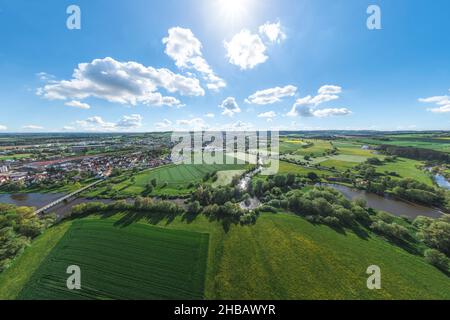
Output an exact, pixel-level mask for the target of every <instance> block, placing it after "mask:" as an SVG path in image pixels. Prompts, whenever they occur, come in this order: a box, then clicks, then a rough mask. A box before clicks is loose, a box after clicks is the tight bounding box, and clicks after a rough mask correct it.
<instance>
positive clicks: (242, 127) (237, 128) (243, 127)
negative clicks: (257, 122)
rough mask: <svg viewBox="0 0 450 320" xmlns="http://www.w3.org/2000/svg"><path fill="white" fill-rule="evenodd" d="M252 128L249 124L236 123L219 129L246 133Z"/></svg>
mask: <svg viewBox="0 0 450 320" xmlns="http://www.w3.org/2000/svg"><path fill="white" fill-rule="evenodd" d="M253 128H254V126H253V124H252V123H250V122H243V121H240V120H239V121H236V122H234V123H228V124H225V125H223V126H222V127H221V130H225V131H246V130H251V129H253Z"/></svg>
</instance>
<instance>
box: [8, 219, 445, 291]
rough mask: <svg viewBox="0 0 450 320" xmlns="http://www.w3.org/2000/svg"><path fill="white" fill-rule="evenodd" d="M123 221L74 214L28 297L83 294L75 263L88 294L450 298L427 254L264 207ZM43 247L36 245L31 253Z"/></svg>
mask: <svg viewBox="0 0 450 320" xmlns="http://www.w3.org/2000/svg"><path fill="white" fill-rule="evenodd" d="M122 220H123V216H122V215H118V216H113V217H109V218H107V219H101V218H99V217H91V218H84V219H82V220H79V221H75V222H74V225H73V226H72V227H71V228H70V229H69V232H68V233H67V234H66V235H65V236H64V238H63V239H62V241H61V242H59V243H58V245H57V246H56V247H55V249H53V250H52V251H51V253H50V255H49V256H47V257H46V258H42V259H44V261H43V262H42V264H41V265H40V266H39V268H38V271H37V272H35V273H34V274H33V276H32V277H31V281H29V282H28V283H27V284H26V285H25V288H24V289H23V290H22V292H21V293H20V295H19V297H21V298H37V297H46V298H50V297H58V298H77V297H79V296H76V295H75V294H73V293H68V292H67V290H65V289H64V288H63V287H62V286H64V284H65V279H66V278H67V275H66V274H65V273H64V270H62V269H64V268H65V267H66V266H67V264H69V263H70V264H79V265H80V267H81V269H82V270H84V271H82V272H84V273H83V274H84V278H82V285H83V283H84V285H85V288H86V289H83V290H86V291H87V292H86V297H88V298H92V297H102V298H116V297H126V298H136V297H143V296H144V297H146V298H165V297H168V296H169V297H171V298H173V297H175V296H176V295H177V294H178V295H182V297H183V298H184V297H186V298H201V297H204V298H206V299H450V281H449V278H448V276H446V275H445V274H443V273H442V272H440V271H439V270H437V269H436V268H434V267H433V266H431V265H429V264H428V263H426V262H425V261H424V259H423V258H422V257H421V256H418V255H414V254H411V253H408V252H407V251H405V250H403V249H401V248H400V247H397V246H395V245H393V244H390V243H389V242H387V241H385V240H383V239H381V238H379V237H378V236H375V235H373V234H371V233H369V234H368V235H367V237H362V236H358V235H356V234H355V233H353V232H352V231H348V230H347V231H346V232H345V233H341V232H336V231H335V230H333V229H331V228H329V227H327V226H323V225H313V224H311V223H309V222H307V221H306V220H305V219H303V218H301V217H298V216H294V215H290V214H284V213H278V214H263V215H261V216H260V217H259V219H258V220H257V223H256V224H255V225H252V226H240V225H232V226H231V228H230V229H229V231H228V232H225V231H224V229H223V227H222V225H221V223H220V222H217V221H209V220H208V219H207V218H206V217H204V216H198V217H197V218H196V219H195V220H194V221H192V222H190V223H186V222H185V221H183V219H182V218H181V217H177V218H175V220H173V221H170V222H169V221H167V220H163V221H160V222H159V223H158V225H157V226H156V227H152V226H149V225H147V224H146V223H144V222H143V220H142V221H140V222H135V223H134V224H132V225H129V226H128V227H126V228H118V227H115V226H114V225H115V224H118V222H120V221H122ZM158 227H160V228H158ZM50 230H51V229H50ZM186 231H188V232H186ZM47 232H49V231H47ZM206 233H207V234H209V248H208V252H209V253H208V258H207V261H208V262H207V269H206V283H205V287H204V288H205V290H204V292H202V290H201V288H202V287H201V285H200V284H198V281H197V280H195V279H198V278H199V277H200V276H199V275H193V271H192V268H194V267H193V264H195V263H196V261H197V260H196V259H198V258H196V259H195V258H194V256H195V257H198V256H201V257H203V258H201V259H206V254H205V252H206V247H205V246H206V240H204V239H205V237H206V239H207V236H206V235H205V234H206ZM119 235H120V236H119ZM41 239H42V238H41ZM124 244H126V246H125V245H124ZM176 248H178V249H176ZM201 248H203V249H201ZM35 249H36V246H35V244H33V246H31V247H30V248H29V249H27V250H26V252H25V254H24V255H23V256H22V257H24V256H25V255H27V256H30V253H33V251H34V250H35ZM180 249H183V250H181V251H184V250H185V251H187V252H186V253H185V252H181V251H180ZM149 252H150V253H151V254H149ZM202 252H203V253H202ZM143 253H146V254H143ZM154 254H156V257H157V259H155V255H154ZM180 255H181V256H180ZM174 257H178V258H177V259H175V258H174ZM105 261H106V262H105ZM31 262H32V261H31V260H30V259H20V258H19V259H18V260H17V261H16V263H15V264H14V265H13V267H12V268H11V269H9V270H8V272H9V274H8V275H9V276H8V277H4V276H3V277H1V276H0V284H1V285H2V287H0V288H1V289H0V298H5V297H8V298H13V297H14V296H11V295H7V296H5V291H6V290H4V289H2V288H3V286H6V287H10V284H11V283H14V282H15V281H14V277H13V276H11V275H13V274H22V273H23V272H26V270H28V269H29V268H33V267H35V266H34V265H33V264H32V263H31ZM35 263H38V261H36V262H35ZM144 264H145V267H144ZM374 264H375V265H378V266H380V268H381V270H382V289H381V290H368V289H367V287H366V280H367V277H368V275H367V274H366V269H367V267H368V266H370V265H374ZM163 265H164V267H163ZM199 268H201V266H200V267H199ZM50 270H53V271H50ZM55 270H57V271H55ZM60 270H62V271H60ZM93 270H95V271H93ZM180 270H184V271H183V274H181V273H179V272H180ZM197 271H198V270H197ZM5 275H6V274H5ZM82 277H83V276H82ZM83 279H84V280H83ZM108 279H109V280H110V281H108ZM55 281H58V283H55ZM61 282H62V285H61V284H60V283H61ZM38 283H39V286H40V287H39V288H38V287H37V286H38ZM105 283H106V284H105ZM156 283H158V284H159V285H156ZM188 283H190V284H189V285H188ZM91 284H95V288H91ZM22 286H23V284H22ZM186 286H187V287H186ZM173 287H174V288H175V289H170V290H169V289H168V288H173ZM180 288H182V289H180ZM186 288H188V289H186ZM15 290H16V291H18V290H17V288H16V289H15ZM174 290H175V291H174ZM174 292H176V293H174Z"/></svg>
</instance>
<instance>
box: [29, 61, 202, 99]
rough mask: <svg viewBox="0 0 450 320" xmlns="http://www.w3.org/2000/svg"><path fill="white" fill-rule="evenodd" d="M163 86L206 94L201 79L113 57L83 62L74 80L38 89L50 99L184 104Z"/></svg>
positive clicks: (199, 94) (40, 93)
mask: <svg viewBox="0 0 450 320" xmlns="http://www.w3.org/2000/svg"><path fill="white" fill-rule="evenodd" d="M159 88H163V89H165V90H166V91H168V92H170V93H179V94H181V95H186V96H203V95H204V94H205V91H204V90H203V88H202V87H201V86H200V83H199V81H198V79H195V78H188V77H185V76H182V75H179V74H175V73H173V72H172V71H170V70H168V69H164V68H162V69H155V68H153V67H145V66H143V65H142V64H139V63H137V62H132V61H130V62H119V61H116V60H114V59H113V58H109V57H107V58H104V59H95V60H93V61H92V62H90V63H81V64H79V65H78V68H77V69H75V70H74V73H73V78H72V79H71V80H61V81H52V82H50V83H47V84H46V85H45V86H44V87H43V88H39V89H38V90H37V94H38V95H42V96H43V97H45V98H47V99H50V100H55V99H57V100H66V99H74V100H82V99H86V98H88V97H96V98H100V99H104V100H107V101H109V102H113V103H120V104H131V105H136V104H138V103H143V104H147V105H157V106H161V105H169V106H179V105H180V104H181V103H180V101H179V100H178V99H176V98H174V97H170V96H169V97H167V96H163V95H162V94H161V93H160V92H158V91H157V90H158V89H159Z"/></svg>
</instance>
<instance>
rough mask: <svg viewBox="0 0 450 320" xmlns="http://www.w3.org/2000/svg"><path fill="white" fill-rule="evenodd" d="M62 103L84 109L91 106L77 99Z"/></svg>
mask: <svg viewBox="0 0 450 320" xmlns="http://www.w3.org/2000/svg"><path fill="white" fill-rule="evenodd" d="M64 105H66V106H68V107H74V108H79V109H85V110H87V109H90V108H91V106H90V105H88V104H87V103H83V102H80V101H77V100H72V101H69V102H66V103H65V104H64Z"/></svg>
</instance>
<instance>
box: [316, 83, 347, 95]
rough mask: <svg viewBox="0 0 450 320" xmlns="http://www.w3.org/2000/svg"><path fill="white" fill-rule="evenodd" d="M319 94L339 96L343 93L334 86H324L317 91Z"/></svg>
mask: <svg viewBox="0 0 450 320" xmlns="http://www.w3.org/2000/svg"><path fill="white" fill-rule="evenodd" d="M317 92H318V93H319V94H339V93H342V88H341V87H339V86H334V85H328V84H327V85H324V86H321V87H320V88H319V90H318V91H317Z"/></svg>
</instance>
